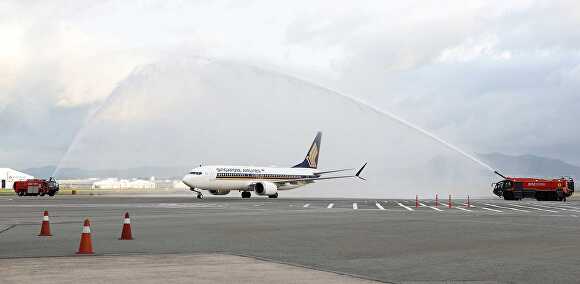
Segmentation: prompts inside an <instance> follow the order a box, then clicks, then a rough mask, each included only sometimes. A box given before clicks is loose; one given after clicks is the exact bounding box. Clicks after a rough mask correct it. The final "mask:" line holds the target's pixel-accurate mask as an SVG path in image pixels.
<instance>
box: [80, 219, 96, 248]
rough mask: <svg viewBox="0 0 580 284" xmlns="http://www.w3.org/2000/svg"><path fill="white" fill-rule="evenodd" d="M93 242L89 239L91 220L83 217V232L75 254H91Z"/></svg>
mask: <svg viewBox="0 0 580 284" xmlns="http://www.w3.org/2000/svg"><path fill="white" fill-rule="evenodd" d="M93 253H94V252H93V242H92V241H91V221H89V219H85V223H84V224H83V233H82V234H81V243H80V245H79V251H77V254H93Z"/></svg>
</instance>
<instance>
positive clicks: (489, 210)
mask: <svg viewBox="0 0 580 284" xmlns="http://www.w3.org/2000/svg"><path fill="white" fill-rule="evenodd" d="M481 209H485V210H489V211H493V212H499V213H501V212H503V211H500V210H495V209H491V208H487V207H481Z"/></svg>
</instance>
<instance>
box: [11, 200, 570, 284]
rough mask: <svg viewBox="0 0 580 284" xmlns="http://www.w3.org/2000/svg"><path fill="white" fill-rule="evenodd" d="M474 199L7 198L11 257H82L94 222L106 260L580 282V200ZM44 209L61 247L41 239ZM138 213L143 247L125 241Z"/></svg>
mask: <svg viewBox="0 0 580 284" xmlns="http://www.w3.org/2000/svg"><path fill="white" fill-rule="evenodd" d="M464 202H465V201H464V200H453V204H452V207H451V208H449V207H448V206H447V204H446V203H445V202H443V204H439V206H436V205H435V202H434V201H433V200H425V201H421V202H420V204H419V207H416V206H415V200H384V199H378V200H375V199H368V200H365V199H361V200H350V199H348V200H347V199H335V200H329V199H282V198H280V199H250V200H242V199H239V198H208V199H205V200H196V199H193V198H190V197H178V196H166V197H144V196H141V197H137V196H136V197H115V196H77V197H75V196H56V197H54V198H48V197H46V198H45V197H42V198H36V197H27V198H18V197H2V198H0V232H1V233H0V258H4V259H13V258H21V257H28V258H38V257H48V256H73V255H74V254H75V252H76V249H77V248H78V242H79V236H80V233H81V230H82V220H83V219H84V218H86V217H88V218H90V219H91V221H92V227H91V228H92V232H93V233H92V238H93V246H94V249H95V252H96V253H97V254H98V255H102V256H114V255H120V256H126V255H153V256H156V255H157V256H160V257H161V256H163V255H168V254H172V255H175V254H177V255H192V254H215V253H219V254H225V255H236V256H250V257H253V258H257V259H260V260H267V261H273V262H276V263H282V264H290V265H296V266H302V267H308V268H314V269H317V270H322V271H327V272H336V273H339V274H345V275H352V276H356V277H360V278H364V279H369V280H379V281H384V282H395V283H404V282H424V281H427V282H429V281H435V282H437V281H474V282H479V281H481V282H492V283H493V282H501V283H506V282H512V283H513V282H516V283H578V279H580V269H578V261H579V260H580V243H579V242H578V237H579V236H580V202H578V201H571V202H566V203H564V202H537V201H533V200H523V201H503V200H498V199H491V200H475V201H472V202H471V206H470V207H467V206H466V205H465V204H464ZM43 210H48V211H49V213H50V218H51V230H52V234H53V236H52V237H50V238H46V237H44V238H43V237H37V234H38V232H39V230H40V221H41V219H42V211H43ZM126 211H127V212H129V213H130V214H131V221H132V227H133V236H134V237H135V240H132V241H120V240H117V239H118V238H119V236H120V233H121V226H122V221H123V218H122V215H123V214H124V212H126ZM38 260H39V261H45V260H46V259H43V258H38ZM15 261H16V260H15ZM3 269H6V268H5V267H4V268H0V273H1V271H2V270H3ZM31 269H32V268H31ZM224 271H227V268H225V267H224Z"/></svg>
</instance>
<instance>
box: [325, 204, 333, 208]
mask: <svg viewBox="0 0 580 284" xmlns="http://www.w3.org/2000/svg"><path fill="white" fill-rule="evenodd" d="M332 207H334V203H330V204H328V206H327V207H326V208H328V209H330V208H332Z"/></svg>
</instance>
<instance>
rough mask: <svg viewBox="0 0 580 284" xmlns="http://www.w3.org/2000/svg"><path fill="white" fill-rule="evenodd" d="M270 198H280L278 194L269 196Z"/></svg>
mask: <svg viewBox="0 0 580 284" xmlns="http://www.w3.org/2000/svg"><path fill="white" fill-rule="evenodd" d="M268 198H278V192H276V194H272V195H268Z"/></svg>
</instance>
